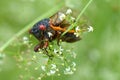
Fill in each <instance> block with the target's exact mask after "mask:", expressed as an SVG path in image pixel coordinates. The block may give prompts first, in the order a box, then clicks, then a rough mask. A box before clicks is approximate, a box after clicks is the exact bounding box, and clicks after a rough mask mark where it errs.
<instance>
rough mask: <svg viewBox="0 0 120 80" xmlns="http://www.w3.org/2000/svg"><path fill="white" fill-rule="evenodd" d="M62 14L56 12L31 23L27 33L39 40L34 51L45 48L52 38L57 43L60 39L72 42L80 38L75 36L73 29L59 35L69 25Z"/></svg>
mask: <svg viewBox="0 0 120 80" xmlns="http://www.w3.org/2000/svg"><path fill="white" fill-rule="evenodd" d="M64 16H65V14H64V13H62V12H57V13H56V14H54V15H53V16H51V17H49V18H45V19H42V20H40V21H39V22H37V23H36V24H34V25H33V27H32V28H31V29H30V30H29V33H30V34H32V35H33V36H34V37H35V38H36V39H38V40H39V43H38V44H37V45H36V46H35V47H34V51H35V52H38V51H39V49H46V48H47V47H48V45H49V42H52V41H53V40H57V44H58V45H59V41H60V40H62V41H64V42H69V43H72V42H76V41H79V40H80V39H81V38H80V37H79V36H78V37H76V35H75V34H74V33H75V30H73V29H72V30H69V31H68V32H67V33H66V34H64V35H63V36H61V35H62V33H63V32H65V31H66V30H67V29H68V28H69V26H70V25H71V24H70V23H69V22H68V21H67V20H66V19H65V18H62V17H64Z"/></svg>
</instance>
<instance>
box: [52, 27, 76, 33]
mask: <svg viewBox="0 0 120 80" xmlns="http://www.w3.org/2000/svg"><path fill="white" fill-rule="evenodd" d="M50 27H51V28H52V29H53V30H55V31H62V32H65V31H66V30H67V29H66V28H61V27H60V26H53V25H50ZM74 32H75V30H69V31H68V33H74Z"/></svg>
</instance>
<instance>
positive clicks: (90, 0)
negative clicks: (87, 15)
mask: <svg viewBox="0 0 120 80" xmlns="http://www.w3.org/2000/svg"><path fill="white" fill-rule="evenodd" d="M91 2H92V0H89V2H88V3H87V4H86V6H85V7H84V8H83V9H82V11H81V12H80V13H79V15H78V17H77V19H76V22H75V23H74V24H73V25H76V23H78V21H79V19H80V17H81V16H82V14H83V13H84V12H85V10H86V9H87V7H88V6H89V5H90V3H91ZM74 27H76V26H70V27H69V28H68V29H67V30H66V31H65V32H64V33H63V34H62V36H63V35H64V34H66V33H67V32H68V31H69V30H71V29H73V28H74Z"/></svg>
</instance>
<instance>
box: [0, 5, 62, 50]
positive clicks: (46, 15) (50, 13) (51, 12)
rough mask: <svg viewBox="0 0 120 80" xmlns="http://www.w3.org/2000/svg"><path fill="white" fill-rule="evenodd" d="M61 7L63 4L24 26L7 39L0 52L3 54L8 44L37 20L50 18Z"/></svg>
mask: <svg viewBox="0 0 120 80" xmlns="http://www.w3.org/2000/svg"><path fill="white" fill-rule="evenodd" d="M62 6H63V3H61V4H59V5H57V6H55V7H54V8H52V9H51V10H50V11H48V12H46V13H44V14H43V15H42V16H39V17H38V18H37V19H35V20H34V21H32V22H31V23H30V24H28V25H27V26H25V27H24V28H23V29H21V30H20V31H19V32H18V33H16V34H15V35H14V36H13V37H12V38H11V39H9V40H8V41H7V42H6V43H5V44H3V45H2V46H1V47H0V52H3V51H4V50H5V48H7V47H8V46H9V45H10V43H12V42H13V41H14V40H15V39H16V38H17V37H19V36H21V35H22V34H23V33H25V32H26V31H27V30H29V28H30V27H32V26H33V25H34V24H35V23H36V22H38V21H39V20H41V19H43V18H45V17H49V16H51V15H52V14H53V13H55V12H56V11H58V10H59V9H60V8H61V7H62Z"/></svg>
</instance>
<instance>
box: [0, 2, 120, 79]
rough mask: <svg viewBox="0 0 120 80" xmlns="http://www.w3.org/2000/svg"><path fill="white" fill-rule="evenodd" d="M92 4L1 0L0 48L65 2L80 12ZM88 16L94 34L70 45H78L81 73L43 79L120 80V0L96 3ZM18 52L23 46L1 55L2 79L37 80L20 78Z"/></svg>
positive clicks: (65, 4) (0, 72) (89, 9)
mask: <svg viewBox="0 0 120 80" xmlns="http://www.w3.org/2000/svg"><path fill="white" fill-rule="evenodd" d="M88 1H89V0H86V1H85V0H51V1H49V0H1V1H0V46H2V45H3V44H4V43H5V42H6V41H8V40H9V39H10V38H11V37H12V36H13V35H14V34H16V33H17V32H18V31H20V30H21V29H22V28H24V27H25V26H26V25H28V24H30V23H31V22H32V21H33V20H34V19H36V18H37V17H38V16H41V15H43V14H44V13H46V12H47V11H49V10H51V9H53V8H54V7H55V6H56V5H59V4H60V3H63V4H64V6H68V7H71V8H73V9H76V10H78V11H80V10H81V9H82V8H83V7H84V6H85V4H86V3H87V2H88ZM84 14H85V15H86V16H87V17H88V19H89V20H90V22H91V24H92V26H93V28H94V32H91V33H87V34H85V35H83V39H82V40H81V41H79V42H76V43H74V44H67V45H73V46H75V49H74V51H75V52H76V53H77V58H76V61H75V62H76V63H77V71H76V72H75V74H73V75H70V76H69V75H64V74H63V75H61V76H59V77H58V76H53V77H46V78H44V79H43V80H120V0H93V2H92V3H91V4H90V5H89V7H88V8H87V10H86V11H85V12H84ZM25 35H28V33H27V32H26V34H25ZM23 36H24V35H23ZM14 43H19V42H14ZM17 45H18V44H17ZM17 49H19V46H18V47H16V48H14V49H11V48H10V49H6V50H5V51H4V52H2V53H0V80H36V79H32V78H31V76H29V75H28V74H26V73H24V74H23V75H26V76H28V77H29V78H31V79H18V76H19V75H22V71H21V70H19V68H18V67H17V66H16V64H17V62H16V60H15V59H14V56H15V55H16V54H19V52H18V50H17ZM13 52H14V53H13ZM3 53H4V54H3ZM29 55H33V54H32V53H31V54H29ZM23 71H24V70H23ZM37 72H39V71H37ZM29 74H31V75H33V76H34V75H36V71H34V70H31V71H30V73H29Z"/></svg>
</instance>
